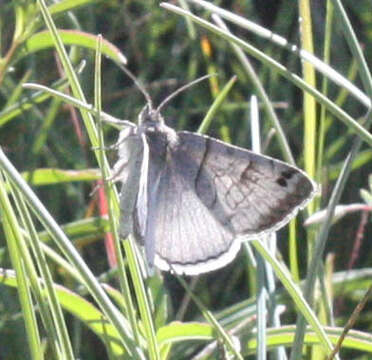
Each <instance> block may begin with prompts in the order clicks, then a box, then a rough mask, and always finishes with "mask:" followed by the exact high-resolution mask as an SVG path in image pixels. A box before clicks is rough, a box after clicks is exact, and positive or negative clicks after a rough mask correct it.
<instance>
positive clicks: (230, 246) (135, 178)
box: [114, 80, 316, 275]
mask: <svg viewBox="0 0 372 360" xmlns="http://www.w3.org/2000/svg"><path fill="white" fill-rule="evenodd" d="M198 81H199V80H198ZM188 86H189V85H188ZM141 90H142V92H143V93H144V94H145V96H146V98H147V104H146V105H145V107H144V108H143V109H142V111H141V113H140V115H139V118H138V125H137V126H135V125H132V126H127V127H125V128H124V129H123V130H121V131H120V133H119V139H118V142H117V148H118V161H117V163H116V164H115V166H114V174H115V175H114V176H115V178H116V179H117V180H119V181H121V182H122V188H121V192H120V209H121V215H120V235H121V236H122V237H123V238H127V236H128V235H129V234H133V235H134V237H135V239H136V240H137V242H138V243H139V244H141V245H142V246H144V248H145V254H146V259H147V262H148V264H149V265H150V267H151V266H153V265H155V266H156V267H158V268H159V269H161V270H166V271H169V270H171V271H174V272H176V273H178V274H186V275H198V274H201V273H205V272H209V271H212V270H216V269H218V268H221V267H223V266H225V265H226V264H228V263H229V262H231V261H232V260H233V259H234V258H235V256H236V254H237V253H238V251H239V249H240V247H241V242H242V240H248V239H252V238H259V237H262V236H264V235H266V234H269V233H272V232H274V231H277V230H279V229H280V228H281V227H283V226H284V225H286V224H287V223H288V222H289V221H290V220H291V219H292V218H293V217H294V216H295V215H296V214H297V212H298V210H299V209H302V208H303V207H305V206H306V205H307V203H308V202H309V201H310V200H311V199H312V198H313V196H314V194H315V193H316V184H315V183H314V182H313V181H312V180H311V179H310V178H309V177H308V176H307V175H306V174H305V173H304V172H303V171H302V170H300V169H298V168H296V167H294V166H291V165H288V164H286V163H284V162H282V161H279V160H276V159H273V158H271V157H268V156H264V155H261V154H256V153H254V152H252V151H249V150H246V149H243V148H240V147H237V146H234V145H230V144H227V143H225V142H222V141H219V140H217V139H214V138H212V137H209V136H206V135H200V134H197V133H193V132H188V131H178V132H177V131H175V130H174V129H172V128H170V127H169V126H167V125H166V124H165V122H164V118H163V117H162V115H161V113H160V110H161V109H162V107H163V106H164V104H165V103H166V102H168V101H169V99H170V98H171V97H173V96H174V95H175V94H177V93H179V92H180V91H182V90H183V88H181V89H179V90H178V91H177V92H176V93H174V94H172V95H171V96H170V97H168V98H167V99H166V100H164V101H163V102H162V103H161V104H160V105H159V106H158V107H157V108H156V109H155V108H153V106H152V102H151V99H150V97H149V96H148V94H147V93H146V92H145V90H144V89H141Z"/></svg>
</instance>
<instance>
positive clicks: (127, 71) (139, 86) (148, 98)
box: [119, 65, 152, 109]
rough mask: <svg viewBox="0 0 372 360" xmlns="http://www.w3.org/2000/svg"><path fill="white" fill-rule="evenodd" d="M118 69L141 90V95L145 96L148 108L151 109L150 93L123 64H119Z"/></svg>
mask: <svg viewBox="0 0 372 360" xmlns="http://www.w3.org/2000/svg"><path fill="white" fill-rule="evenodd" d="M119 66H120V69H121V70H123V71H124V72H125V73H126V74H127V75H128V77H129V78H130V79H131V80H132V81H133V82H134V84H135V85H136V86H137V87H138V89H139V90H140V91H141V93H142V94H143V96H144V97H145V99H146V101H147V103H148V105H149V106H150V109H152V100H151V97H150V94H149V93H148V92H147V91H146V89H145V87H144V86H143V85H142V84H141V83H140V82H139V81H138V79H137V78H136V77H135V76H134V74H132V72H131V71H129V70H128V69H127V68H126V67H125V66H123V65H119Z"/></svg>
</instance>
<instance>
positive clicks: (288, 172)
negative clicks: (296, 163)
mask: <svg viewBox="0 0 372 360" xmlns="http://www.w3.org/2000/svg"><path fill="white" fill-rule="evenodd" d="M294 173H295V171H294V170H286V171H282V172H281V173H280V175H282V177H283V178H285V179H290V178H292V176H293V174H294Z"/></svg>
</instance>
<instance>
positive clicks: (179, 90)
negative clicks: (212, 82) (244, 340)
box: [155, 74, 217, 114]
mask: <svg viewBox="0 0 372 360" xmlns="http://www.w3.org/2000/svg"><path fill="white" fill-rule="evenodd" d="M216 75H217V74H208V75H204V76H202V77H200V78H198V79H196V80H193V81H191V82H189V83H188V84H186V85H184V86H181V87H180V88H178V89H177V90H176V91H175V92H173V93H172V94H170V95H169V96H167V97H166V98H165V99H164V100H163V101H162V102H161V103H160V105H159V106H158V107H157V108H156V110H155V111H156V113H157V114H159V113H160V110H161V109H162V108H163V107H164V106H165V105H166V104H167V103H168V102H169V101H170V100H172V99H173V98H174V97H176V96H177V95H178V94H179V93H181V92H182V91H184V90H186V89H188V88H190V87H191V86H193V85H195V84H197V83H199V82H201V81H203V80H206V79H209V78H210V77H212V76H216Z"/></svg>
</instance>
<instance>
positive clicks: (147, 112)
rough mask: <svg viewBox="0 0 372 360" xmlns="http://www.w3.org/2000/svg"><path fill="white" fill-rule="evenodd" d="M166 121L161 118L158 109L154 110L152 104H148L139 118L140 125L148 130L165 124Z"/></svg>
mask: <svg viewBox="0 0 372 360" xmlns="http://www.w3.org/2000/svg"><path fill="white" fill-rule="evenodd" d="M163 123H164V119H163V117H162V116H161V114H160V112H159V111H158V109H153V107H152V105H151V104H150V103H147V104H146V105H145V106H144V107H143V109H142V110H141V112H140V114H139V116H138V125H139V126H142V127H146V128H150V127H152V126H154V127H155V126H158V125H159V124H163Z"/></svg>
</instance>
